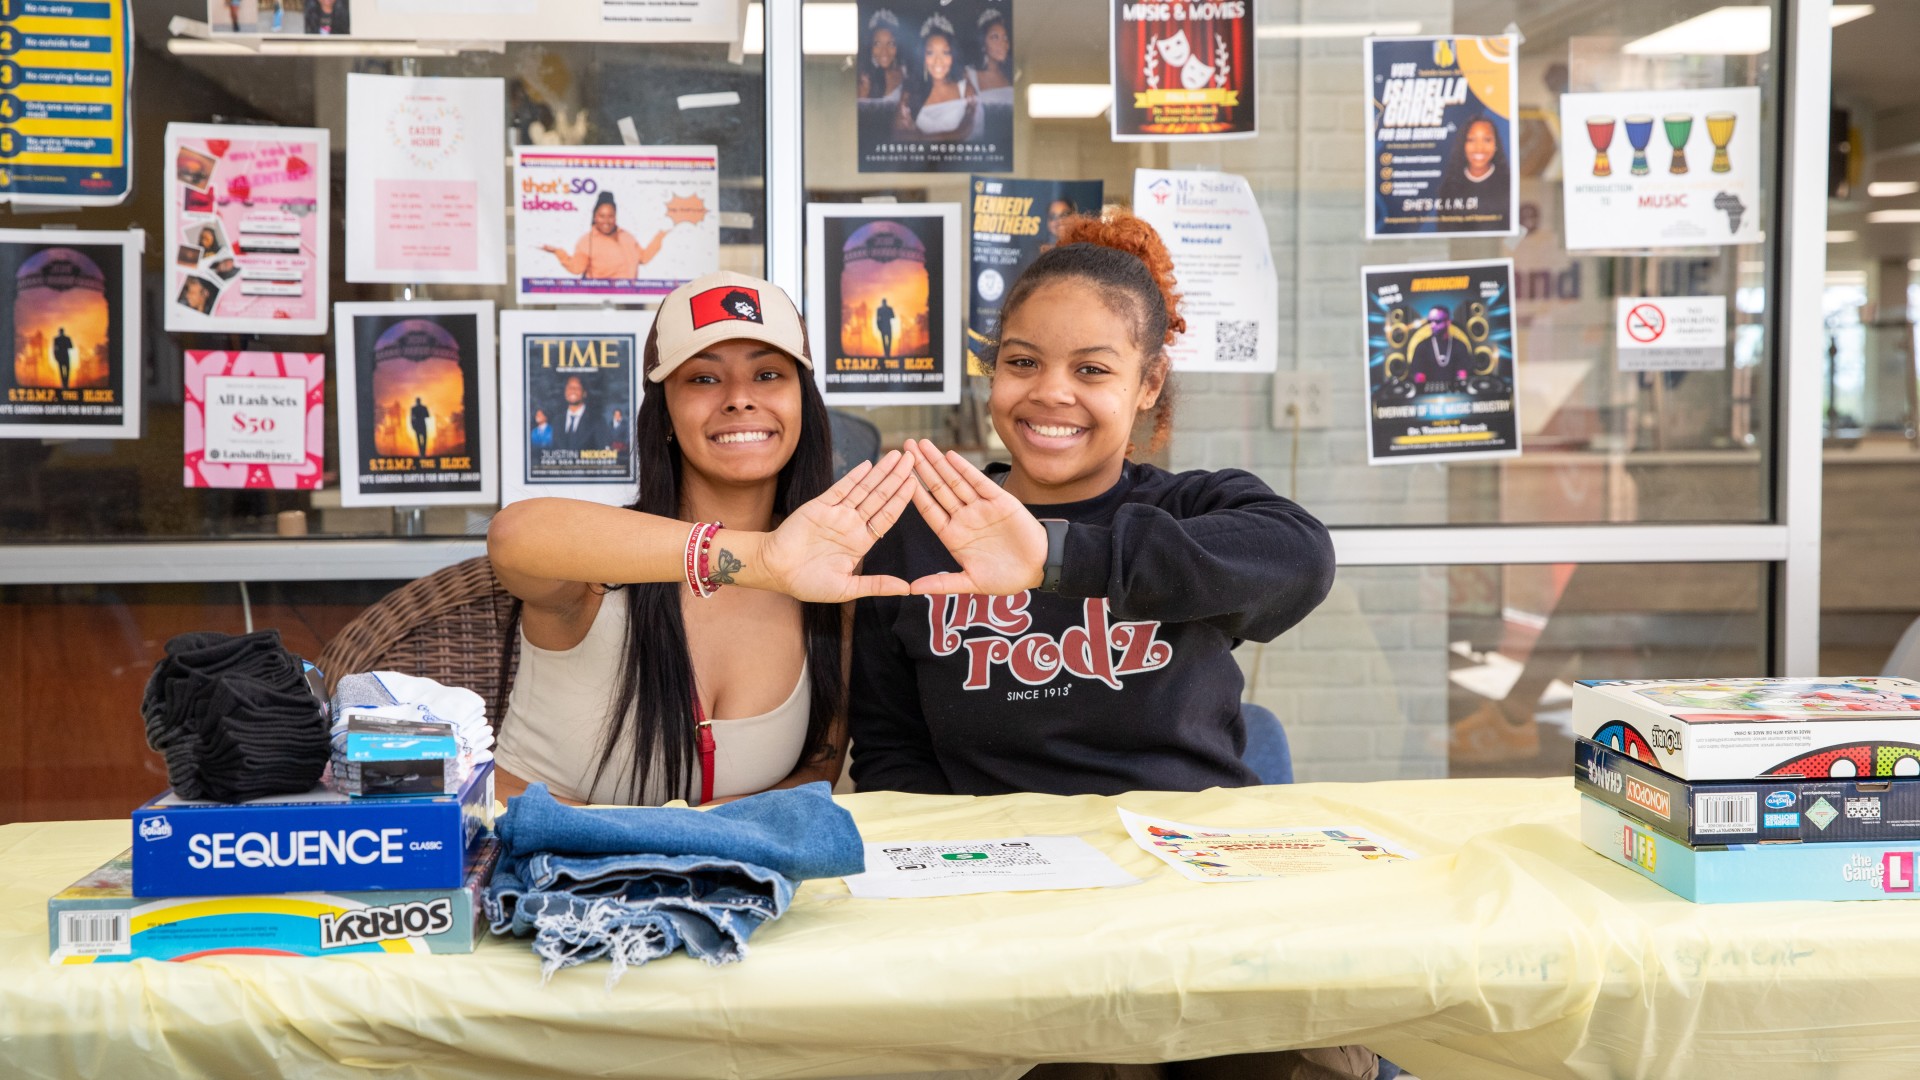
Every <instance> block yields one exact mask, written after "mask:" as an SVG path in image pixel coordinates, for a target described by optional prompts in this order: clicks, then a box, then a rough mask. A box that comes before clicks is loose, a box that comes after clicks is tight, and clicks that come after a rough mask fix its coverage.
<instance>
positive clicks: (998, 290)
mask: <svg viewBox="0 0 1920 1080" xmlns="http://www.w3.org/2000/svg"><path fill="white" fill-rule="evenodd" d="M1101 187H1102V185H1101V183H1100V181H1098V180H1013V179H1002V178H1000V177H995V176H976V177H974V178H973V202H972V203H971V204H969V205H968V207H967V227H968V240H969V247H968V252H967V260H968V261H967V280H969V281H971V282H972V283H973V291H972V292H971V293H970V294H969V295H968V303H967V353H968V356H969V359H970V360H971V361H973V362H974V363H975V364H978V363H980V362H981V361H983V360H984V359H985V358H986V357H987V356H989V355H990V354H991V353H992V351H993V343H994V341H995V340H996V339H998V338H999V336H1000V304H1001V301H1003V300H1005V299H1006V296H1007V290H1009V289H1011V288H1013V283H1014V282H1016V281H1018V280H1020V274H1021V273H1022V272H1023V271H1025V270H1026V268H1027V267H1029V266H1031V265H1033V260H1035V259H1037V258H1039V257H1040V256H1041V254H1042V253H1043V252H1047V251H1051V250H1053V248H1054V247H1055V246H1056V245H1057V244H1059V243H1060V229H1061V226H1063V225H1064V224H1065V223H1066V220H1067V219H1068V218H1070V217H1073V216H1074V215H1075V214H1093V215H1095V216H1098V215H1099V213H1100V199H1101V194H1102V192H1101Z"/></svg>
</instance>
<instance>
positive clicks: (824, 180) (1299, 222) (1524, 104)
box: [805, 0, 1781, 525]
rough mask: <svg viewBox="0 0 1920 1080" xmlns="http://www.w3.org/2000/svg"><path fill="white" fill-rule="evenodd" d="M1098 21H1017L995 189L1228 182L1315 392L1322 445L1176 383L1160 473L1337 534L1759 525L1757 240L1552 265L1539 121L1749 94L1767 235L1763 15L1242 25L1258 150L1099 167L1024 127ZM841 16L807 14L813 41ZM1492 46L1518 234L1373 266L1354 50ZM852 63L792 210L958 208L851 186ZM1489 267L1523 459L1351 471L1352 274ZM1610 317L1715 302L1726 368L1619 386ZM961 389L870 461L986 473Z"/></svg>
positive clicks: (816, 124)
mask: <svg viewBox="0 0 1920 1080" xmlns="http://www.w3.org/2000/svg"><path fill="white" fill-rule="evenodd" d="M1111 6H1112V5H1111V4H1110V3H1109V2H1107V0H1047V2H1046V3H1032V2H1027V3H1018V4H1016V5H1015V6H1014V24H1015V26H1014V34H1013V40H1014V50H1015V68H1016V71H1015V80H1014V81H1015V90H1016V96H1015V109H1014V139H1013V148H1014V161H1013V164H1014V168H1013V171H1012V172H1011V173H1009V174H1008V175H1012V176H1019V177H1032V178H1045V179H1062V180H1069V179H1098V180H1101V181H1103V182H1104V184H1105V190H1106V199H1107V201H1108V202H1109V203H1126V202H1128V201H1129V200H1130V197H1131V193H1132V188H1133V170H1134V169H1136V168H1141V167H1146V168H1160V169H1189V168H1192V169H1207V170H1220V171H1225V172H1230V173H1236V174H1239V175H1241V176H1244V177H1246V178H1247V180H1248V181H1249V183H1250V184H1251V186H1252V189H1253V191H1254V192H1255V194H1256V195H1257V197H1258V200H1259V203H1260V206H1261V208H1262V210H1263V211H1264V213H1265V219H1266V227H1267V231H1268V235H1269V239H1270V242H1271V245H1272V249H1273V260H1274V264H1275V267H1276V270H1277V273H1278V277H1279V319H1280V341H1281V348H1280V361H1279V363H1280V368H1281V369H1282V370H1283V371H1298V372H1301V373H1303V374H1305V375H1306V376H1308V377H1309V378H1311V379H1314V380H1318V382H1319V385H1320V386H1322V387H1323V388H1324V390H1325V393H1326V396H1327V400H1328V401H1329V403H1330V406H1331V408H1330V422H1329V425H1328V426H1327V427H1326V428H1325V429H1324V430H1320V429H1310V430H1302V431H1295V430H1293V428H1292V425H1291V422H1290V421H1288V420H1287V419H1286V418H1285V416H1284V415H1283V414H1282V412H1281V411H1280V410H1276V408H1275V402H1274V395H1273V392H1272V387H1273V383H1274V379H1273V378H1272V377H1270V376H1266V375H1236V374H1227V375H1221V374H1187V375H1183V376H1179V377H1177V378H1176V383H1177V385H1178V392H1179V400H1180V407H1179V412H1178V414H1177V416H1176V419H1175V425H1174V436H1173V439H1172V442H1171V445H1170V447H1169V448H1168V450H1167V452H1166V454H1165V455H1164V457H1163V459H1162V463H1163V464H1166V465H1168V466H1170V467H1173V468H1176V469H1179V468H1221V467H1227V466H1232V467H1237V468H1244V469H1250V470H1252V471H1254V472H1256V473H1258V474H1259V475H1261V476H1262V477H1263V478H1265V479H1266V480H1267V481H1268V482H1269V483H1272V484H1273V485H1274V486H1275V487H1276V488H1277V489H1279V490H1281V491H1282V492H1283V493H1289V494H1293V495H1295V496H1296V497H1297V498H1298V499H1299V500H1300V501H1301V502H1302V503H1304V504H1305V505H1306V506H1307V507H1309V508H1310V509H1312V510H1313V511H1314V512H1315V513H1317V514H1319V515H1320V516H1321V517H1322V518H1323V519H1324V520H1326V521H1327V522H1328V523H1329V524H1333V525H1426V524H1441V523H1495V522H1510V523H1547V522H1756V521H1764V520H1767V519H1768V517H1769V515H1770V512H1771V511H1770V505H1771V491H1770V487H1769V479H1768V478H1769V476H1770V472H1771V458H1772V454H1773V433H1772V431H1771V423H1770V419H1769V418H1770V416H1771V410H1772V406H1771V398H1772V393H1773V386H1774V374H1773V373H1774V371H1775V368H1776V363H1775V350H1774V348H1773V347H1772V346H1771V344H1770V333H1769V329H1770V327H1771V325H1772V315H1773V309H1772V305H1771V304H1770V303H1769V302H1768V291H1767V290H1768V288H1769V285H1770V280H1769V276H1768V275H1769V267H1770V266H1771V265H1772V262H1771V260H1772V258H1773V245H1772V243H1771V241H1769V242H1767V243H1762V244H1754V245H1750V246H1699V247H1680V248H1661V249H1655V250H1651V251H1649V250H1623V251H1619V252H1605V251H1571V252H1570V251H1569V250H1568V249H1567V247H1566V244H1565V214H1564V211H1563V208H1562V196H1561V192H1562V169H1563V162H1562V155H1561V153H1560V149H1561V146H1562V140H1564V139H1575V138H1577V139H1582V140H1584V139H1585V138H1586V133H1585V132H1584V131H1582V132H1563V131H1561V130H1560V119H1559V104H1560V95H1561V94H1563V93H1566V92H1585V91H1615V90H1661V89H1697V88H1712V87H1747V86H1754V87H1758V88H1759V90H1760V96H1761V102H1762V105H1761V115H1762V118H1763V124H1762V127H1763V128H1764V130H1763V131H1761V132H1760V133H1759V134H1760V139H1761V161H1762V169H1761V172H1762V175H1763V176H1764V177H1767V178H1769V180H1768V181H1767V182H1766V183H1765V187H1766V190H1765V191H1764V196H1765V198H1764V200H1763V202H1764V205H1761V206H1758V207H1754V208H1752V209H1751V211H1750V212H1752V213H1755V214H1758V215H1760V217H1759V219H1758V220H1760V221H1761V222H1762V223H1763V224H1762V230H1763V233H1764V234H1765V235H1766V236H1768V237H1772V236H1774V235H1777V233H1778V227H1777V225H1776V224H1775V222H1774V218H1775V206H1774V198H1775V194H1776V193H1775V192H1774V191H1773V190H1772V183H1771V179H1770V178H1772V177H1773V176H1775V175H1776V174H1777V170H1778V168H1779V160H1778V133H1779V132H1778V128H1779V115H1780V102H1781V72H1780V66H1779V64H1778V63H1777V59H1776V58H1777V53H1775V52H1774V51H1772V50H1771V49H1770V48H1769V44H1768V43H1769V40H1770V39H1769V24H1770V23H1771V22H1772V21H1773V20H1774V19H1776V18H1777V16H1778V14H1779V11H1780V5H1778V4H1770V5H1767V6H1765V7H1764V9H1763V8H1761V7H1760V6H1757V5H1749V6H1748V7H1741V8H1734V9H1726V8H1725V6H1724V5H1721V4H1720V3H1719V2H1718V0H1657V2H1646V0H1590V2H1585V3H1550V4H1541V3H1523V2H1520V0H1458V2H1455V3H1452V4H1439V5H1433V4H1427V5H1414V6H1408V5H1406V4H1401V3H1389V2H1382V0H1360V2H1356V3H1351V4H1344V5H1340V6H1339V7H1338V9H1337V10H1336V9H1334V8H1329V7H1324V6H1320V7H1314V6H1310V5H1306V4H1302V3H1288V2H1273V3H1262V4H1260V5H1259V6H1258V9H1257V12H1258V18H1259V20H1260V26H1259V31H1258V63H1259V68H1258V87H1259V107H1260V108H1259V113H1260V132H1259V135H1258V137H1257V138H1253V139H1246V140H1239V141H1226V142H1197V143H1165V142H1157V143H1116V142H1114V141H1113V140H1112V139H1111V138H1110V137H1109V133H1108V119H1107V117H1106V116H1105V115H1092V116H1087V117H1085V118H1083V119H1052V118H1049V119H1036V118H1035V117H1034V116H1033V115H1032V112H1033V107H1032V102H1033V101H1034V98H1033V93H1034V91H1035V89H1036V88H1037V87H1042V86H1047V87H1051V86H1057V85H1060V84H1088V83H1091V84H1101V85H1104V84H1106V83H1107V82H1108V79H1109V76H1108V68H1107V65H1108V40H1107V39H1108V29H1107V27H1108V18H1109V10H1110V8H1111ZM851 7H852V5H849V4H832V3H826V2H824V0H810V2H809V3H808V4H807V8H808V10H809V11H810V12H811V11H815V10H818V11H821V12H822V14H823V16H824V13H825V11H826V10H828V9H834V10H837V9H843V8H851ZM1716 8H1718V9H1722V10H1733V11H1735V12H1736V13H1741V12H1744V13H1745V14H1744V15H1740V16H1739V17H1740V18H1743V19H1746V20H1747V21H1746V22H1744V23H1742V24H1741V32H1742V33H1743V34H1744V35H1745V38H1747V39H1749V40H1742V41H1738V42H1736V41H1732V40H1730V39H1729V38H1728V37H1727V36H1726V35H1725V34H1719V35H1716V34H1705V35H1703V34H1701V33H1699V32H1698V30H1699V27H1700V25H1701V24H1699V23H1690V20H1693V19H1694V18H1695V17H1696V16H1701V15H1704V14H1706V13H1707V12H1708V11H1709V10H1711V9H1716ZM842 14H849V15H850V14H851V13H842ZM1755 15H1764V16H1765V18H1762V19H1759V20H1757V21H1756V20H1755V19H1753V18H1752V16H1755ZM822 21H823V22H824V21H825V20H824V18H823V19H822ZM1509 26H1512V27H1515V28H1517V30H1518V31H1519V32H1520V33H1521V34H1522V35H1524V43H1523V44H1522V45H1521V46H1520V50H1519V56H1520V66H1519V88H1520V98H1519V102H1518V108H1517V128H1518V138H1517V143H1518V146H1517V151H1518V152H1517V154H1516V155H1515V159H1516V167H1517V171H1518V173H1519V175H1520V203H1519V219H1520V224H1521V225H1522V227H1523V229H1524V232H1523V234H1522V235H1520V236H1518V237H1514V238H1476V239H1452V240H1449V239H1445V238H1437V239H1436V238H1427V239H1417V240H1416V239H1391V240H1377V241H1373V242H1368V241H1367V240H1365V239H1364V237H1365V234H1366V221H1365V215H1366V213H1367V212H1368V209H1367V208H1368V206H1369V204H1370V196H1369V190H1370V180H1371V178H1370V166H1369V163H1368V162H1367V157H1368V154H1367V151H1366V149H1365V147H1364V143H1365V133H1366V122H1367V121H1366V116H1367V107H1368V106H1367V89H1366V87H1365V78H1364V74H1363V69H1362V40H1363V38H1362V35H1364V34H1366V33H1369V32H1373V33H1379V34H1382V35H1402V34H1454V33H1459V34H1499V33H1502V32H1503V31H1504V30H1506V28H1508V27H1509ZM1669 29H1672V30H1674V34H1669V35H1668V36H1667V37H1666V38H1665V39H1664V40H1666V41H1668V42H1669V43H1672V42H1674V41H1676V37H1675V35H1678V38H1677V40H1678V44H1669V45H1659V44H1658V43H1654V44H1648V43H1647V42H1646V39H1648V38H1649V37H1650V36H1651V35H1654V34H1655V33H1656V32H1659V31H1666V30H1669ZM963 36H964V35H963ZM1636 42H1639V43H1640V44H1638V45H1636V44H1635V43H1636ZM829 46H831V48H830V47H829ZM859 47H860V46H859V45H858V44H856V43H855V39H854V37H853V36H852V35H850V34H849V35H842V36H841V39H840V40H838V41H837V42H828V41H827V40H826V36H825V35H822V36H821V38H820V41H819V42H818V48H815V47H814V46H813V45H810V47H809V52H810V55H808V56H807V58H806V65H805V115H806V125H807V126H806V140H805V143H806V174H805V175H806V185H807V197H808V199H810V200H817V201H850V200H861V199H880V200H885V199H897V200H899V201H902V202H915V201H923V200H930V201H939V202H960V203H965V202H966V200H967V198H968V191H967V184H968V179H969V178H968V176H967V174H965V173H874V172H860V171H858V158H857V153H856V136H857V128H856V124H855V119H854V117H855V97H856V94H857V92H858V89H857V88H858V79H859V62H858V61H859V58H858V57H856V56H854V55H850V54H849V53H848V51H847V50H851V49H857V48H859ZM836 50H837V51H836ZM1626 141H1627V140H1626V138H1625V137H1622V138H1621V140H1620V143H1619V144H1618V146H1617V147H1616V150H1615V153H1616V154H1617V155H1620V156H1624V155H1625V152H1626V151H1625V146H1626ZM1624 164H1625V162H1623V165H1624ZM1486 258H1512V259H1513V260H1514V263H1515V266H1514V283H1513V284H1514V293H1515V305H1514V306H1515V311H1516V328H1515V329H1516V337H1517V349H1516V351H1517V354H1518V358H1519V361H1518V399H1519V400H1518V409H1519V418H1520V427H1521V431H1522V435H1523V446H1524V453H1523V454H1522V455H1521V456H1519V457H1518V458H1509V459H1504V460H1497V461H1478V462H1464V463H1458V464H1452V465H1442V464H1430V463H1428V464H1408V465H1393V466H1386V467H1371V468H1370V467H1368V466H1367V464H1366V460H1367V456H1366V428H1365V418H1366V415H1367V410H1366V405H1365V403H1364V393H1365V392H1364V383H1365V379H1366V376H1365V367H1364V363H1363V361H1362V359H1361V355H1362V354H1361V349H1360V341H1361V339H1362V322H1361V320H1362V319H1363V318H1364V315H1363V311H1362V296H1361V287H1360V267H1361V266H1363V265H1390V264H1400V263H1410V262H1426V261H1441V260H1450V259H1486ZM962 276H964V275H962ZM1736 293H1737V294H1738V296H1739V302H1738V303H1737V304H1736V303H1734V301H1733V298H1734V297H1735V296H1736ZM1619 296H1702V297H1723V298H1727V304H1728V308H1727V319H1726V325H1727V334H1726V337H1727V348H1726V354H1727V355H1726V362H1725V364H1724V366H1723V367H1722V368H1721V369H1720V370H1712V371H1685V372H1681V371H1670V372H1655V373H1639V372H1623V371H1621V370H1620V369H1619V363H1618V361H1619V357H1618V355H1617V350H1616V348H1615V345H1614V327H1613V323H1614V318H1615V307H1614V299H1615V298H1616V297H1619ZM969 382H970V383H971V384H973V385H969V386H968V388H967V391H966V394H967V396H966V399H965V401H963V403H962V404H961V405H960V406H959V407H957V408H938V409H936V408H925V407H914V408H882V409H875V410H872V419H873V420H874V421H875V422H876V423H877V424H879V426H880V427H881V428H882V430H883V431H884V432H885V434H886V437H887V438H888V439H889V440H892V439H894V438H896V437H899V436H905V435H928V436H931V437H934V438H938V439H945V440H947V441H949V442H952V443H955V444H958V446H959V448H961V449H962V450H963V451H966V452H971V453H975V454H978V455H980V456H983V457H992V456H994V455H995V454H997V453H998V452H999V447H998V446H997V445H996V443H995V437H994V435H993V432H992V429H991V427H990V425H989V424H987V423H986V421H985V412H984V405H983V390H982V387H981V386H979V385H978V384H979V383H981V382H983V380H980V379H972V380H969Z"/></svg>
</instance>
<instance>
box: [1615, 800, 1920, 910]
mask: <svg viewBox="0 0 1920 1080" xmlns="http://www.w3.org/2000/svg"><path fill="white" fill-rule="evenodd" d="M1580 841H1581V842H1582V843H1584V844H1586V845H1587V846H1588V847H1590V848H1592V849H1593V850H1594V851H1596V852H1599V853H1600V854H1602V855H1604V856H1606V857H1607V858H1609V859H1612V860H1613V861H1614V862H1617V863H1619V864H1620V865H1621V866H1624V867H1627V868H1628V869H1630V870H1632V871H1634V872H1635V873H1637V874H1639V875H1641V876H1642V877H1646V878H1651V879H1652V880H1653V881H1654V883H1655V884H1657V885H1659V886H1660V887H1661V888H1663V889H1665V890H1667V891H1668V892H1670V893H1673V894H1675V895H1676V896H1680V897H1683V898H1685V899H1688V900H1692V901H1693V902H1695V903H1697V904H1737V903H1749V902H1754V901H1765V900H1920V892H1917V891H1915V889H1914V873H1915V866H1914V859H1915V856H1916V855H1920V843H1908V844H1901V843H1887V842H1882V843H1867V844H1862V843H1851V844H1728V845H1726V846H1725V847H1698V848H1696V847H1688V846H1687V845H1685V844H1683V843H1681V842H1680V841H1678V840H1675V839H1674V838H1672V837H1670V836H1668V835H1666V834H1665V833H1661V832H1656V831H1654V830H1652V829H1649V828H1647V827H1646V826H1645V825H1642V824H1641V823H1640V822H1638V821H1635V820H1633V819H1632V818H1629V817H1627V816H1626V815H1625V814H1622V813H1621V812H1620V811H1618V810H1615V809H1614V808H1613V807H1611V806H1608V805H1607V804H1605V803H1603V802H1599V801H1597V800H1594V799H1590V798H1587V797H1586V796H1581V798H1580Z"/></svg>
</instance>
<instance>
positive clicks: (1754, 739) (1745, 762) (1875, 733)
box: [1573, 678, 1920, 780]
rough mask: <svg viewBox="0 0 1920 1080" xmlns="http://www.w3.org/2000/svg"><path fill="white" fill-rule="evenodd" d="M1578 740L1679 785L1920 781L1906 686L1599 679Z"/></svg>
mask: <svg viewBox="0 0 1920 1080" xmlns="http://www.w3.org/2000/svg"><path fill="white" fill-rule="evenodd" d="M1573 727H1574V732H1573V733H1574V734H1575V735H1577V736H1579V737H1581V738H1584V739H1591V740H1592V741H1594V742H1596V743H1599V744H1600V745H1601V746H1605V747H1607V748H1609V749H1611V750H1616V751H1618V752H1620V753H1622V754H1626V755H1627V756H1628V757H1633V758H1638V759H1639V760H1641V761H1643V762H1646V763H1647V764H1649V765H1652V766H1653V767H1654V768H1656V769H1659V770H1661V771H1662V772H1665V773H1668V774H1669V775H1672V776H1677V777H1679V778H1680V779H1682V780H1751V779H1754V778H1756V777H1762V776H1798V777H1803V778H1806V779H1845V778H1848V777H1855V776H1860V777H1867V778H1870V779H1879V778H1885V777H1894V776H1920V683H1916V682H1914V681H1912V680H1910V679H1890V678H1849V679H1599V680H1582V681H1581V682H1579V683H1577V684H1575V686H1574V688H1573Z"/></svg>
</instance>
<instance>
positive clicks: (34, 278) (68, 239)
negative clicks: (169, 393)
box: [0, 229, 146, 439]
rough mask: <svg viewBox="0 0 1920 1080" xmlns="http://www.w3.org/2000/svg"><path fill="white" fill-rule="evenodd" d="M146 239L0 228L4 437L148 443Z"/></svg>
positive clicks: (131, 234)
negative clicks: (9, 356)
mask: <svg viewBox="0 0 1920 1080" xmlns="http://www.w3.org/2000/svg"><path fill="white" fill-rule="evenodd" d="M145 246H146V235H145V234H144V233H142V232H140V231H139V230H138V229H134V230H130V231H127V232H68V231H51V230H49V231H42V230H39V229H0V333H4V336H5V339H6V340H8V341H10V342H12V343H13V362H12V363H11V364H8V365H7V367H6V369H5V372H4V374H0V384H4V387H5V395H4V396H3V397H0V439H137V438H139V437H140V343H139V342H140V333H139V330H140V252H141V251H142V250H143V249H144V248H145Z"/></svg>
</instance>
